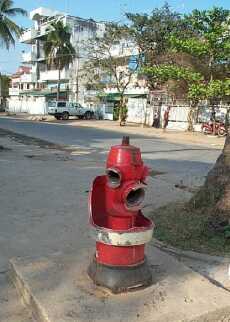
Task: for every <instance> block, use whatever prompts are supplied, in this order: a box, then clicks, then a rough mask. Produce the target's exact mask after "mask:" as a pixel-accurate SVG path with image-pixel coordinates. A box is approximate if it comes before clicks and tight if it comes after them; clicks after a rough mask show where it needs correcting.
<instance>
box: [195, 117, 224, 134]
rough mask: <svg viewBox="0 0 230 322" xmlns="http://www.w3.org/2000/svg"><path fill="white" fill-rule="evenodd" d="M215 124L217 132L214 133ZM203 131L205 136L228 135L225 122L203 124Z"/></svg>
mask: <svg viewBox="0 0 230 322" xmlns="http://www.w3.org/2000/svg"><path fill="white" fill-rule="evenodd" d="M214 124H215V131H214ZM201 130H202V132H203V133H204V134H215V135H218V136H225V135H227V131H226V128H225V125H224V123H223V122H213V121H210V122H205V123H203V124H202V127H201Z"/></svg>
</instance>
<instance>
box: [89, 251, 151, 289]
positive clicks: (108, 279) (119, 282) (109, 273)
mask: <svg viewBox="0 0 230 322" xmlns="http://www.w3.org/2000/svg"><path fill="white" fill-rule="evenodd" d="M88 274H89V276H90V277H91V279H92V280H93V281H94V283H95V284H97V285H99V286H103V287H106V288H108V289H109V290H111V292H112V293H114V294H119V293H123V292H128V291H134V290H136V291H137V290H138V289H139V288H144V287H148V286H150V285H151V284H152V273H151V270H150V269H149V266H148V263H147V260H146V259H145V261H144V262H143V263H142V264H140V265H136V266H131V267H124V266H123V267H118V266H116V267H111V266H106V265H102V264H100V263H97V261H96V259H95V257H94V259H93V260H92V262H91V264H90V266H89V268H88Z"/></svg>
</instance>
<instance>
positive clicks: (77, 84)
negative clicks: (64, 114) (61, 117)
mask: <svg viewBox="0 0 230 322" xmlns="http://www.w3.org/2000/svg"><path fill="white" fill-rule="evenodd" d="M29 16H30V19H31V20H32V22H33V26H32V27H31V28H29V29H27V30H25V31H24V33H23V34H22V36H21V38H20V42H21V43H24V44H27V45H28V48H29V49H28V51H27V52H23V53H22V63H23V64H24V66H25V68H29V72H26V73H23V74H22V75H19V78H17V81H14V80H13V79H14V77H13V78H12V88H11V89H10V98H9V110H10V111H11V110H12V111H14V112H17V111H19V112H21V111H26V112H28V113H31V114H41V113H42V114H43V113H44V114H46V112H47V109H46V105H47V104H46V103H47V101H48V100H50V99H55V97H56V92H57V81H58V70H55V69H52V68H51V69H48V67H47V64H46V58H45V54H44V43H45V41H46V36H47V33H48V32H49V30H50V23H51V22H54V21H59V20H60V21H62V22H63V24H64V25H65V26H68V27H69V30H70V32H71V42H72V44H73V46H74V47H75V49H76V53H77V55H76V57H75V59H74V62H73V63H72V64H71V65H70V66H66V68H64V69H63V70H62V71H61V93H60V98H61V99H63V100H67V99H70V100H77V101H79V102H80V103H82V104H85V97H87V95H86V94H87V93H86V91H87V90H86V88H85V84H84V83H85V82H84V81H83V77H82V75H81V70H82V66H83V64H84V62H85V60H86V59H87V57H86V56H85V53H84V49H83V47H84V46H83V43H84V42H85V41H87V40H88V39H90V38H92V37H95V36H96V35H101V34H103V32H104V28H105V25H104V23H98V22H96V21H94V20H93V19H82V18H80V17H75V16H71V15H68V14H66V13H62V12H59V11H54V10H51V9H48V8H43V7H40V8H37V9H35V10H33V11H31V12H30V15H29ZM28 102H29V103H28ZM38 102H39V103H38Z"/></svg>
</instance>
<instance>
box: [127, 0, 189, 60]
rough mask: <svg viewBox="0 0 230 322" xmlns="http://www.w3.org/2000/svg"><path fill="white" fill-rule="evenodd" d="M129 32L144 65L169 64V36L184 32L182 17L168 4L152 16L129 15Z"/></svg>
mask: <svg viewBox="0 0 230 322" xmlns="http://www.w3.org/2000/svg"><path fill="white" fill-rule="evenodd" d="M126 17H127V18H128V19H129V31H130V33H131V35H132V37H133V38H134V39H135V42H136V44H137V46H138V48H139V50H140V52H141V53H142V54H144V57H145V59H144V61H143V63H144V65H147V66H151V65H155V64H158V63H161V62H162V61H163V62H167V61H169V60H170V59H171V58H172V57H169V56H168V54H169V50H168V49H169V36H170V35H171V34H173V33H175V32H179V31H182V30H184V26H183V21H182V19H181V15H180V14H179V13H177V12H175V11H172V10H171V9H170V6H169V5H168V3H167V2H166V3H165V4H164V6H163V7H161V8H156V9H154V10H153V11H152V13H151V14H150V15H147V14H133V13H127V14H126Z"/></svg>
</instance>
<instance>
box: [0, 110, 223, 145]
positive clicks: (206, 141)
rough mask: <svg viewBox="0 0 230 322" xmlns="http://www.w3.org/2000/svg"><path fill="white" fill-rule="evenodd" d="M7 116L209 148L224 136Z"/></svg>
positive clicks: (39, 117) (99, 121)
mask: <svg viewBox="0 0 230 322" xmlns="http://www.w3.org/2000/svg"><path fill="white" fill-rule="evenodd" d="M1 115H5V116H9V115H8V114H7V113H4V114H3V113H1ZM9 117H13V118H20V119H23V120H33V121H38V122H51V123H63V122H64V123H65V124H68V125H70V126H78V127H79V126H80V127H81V126H82V127H93V128H98V129H104V130H111V131H116V132H119V133H124V134H137V133H138V134H140V135H145V136H148V137H158V138H163V139H166V140H168V141H169V142H178V143H187V144H199V145H201V146H202V145H203V146H209V147H210V148H222V147H223V145H224V142H225V138H222V137H218V136H213V135H204V134H203V133H200V132H185V131H176V130H166V131H163V130H162V129H156V128H153V127H146V126H143V125H141V124H136V123H127V125H126V126H123V127H121V126H120V125H119V122H116V121H106V120H90V121H86V120H76V118H74V117H71V118H70V119H69V120H68V121H57V120H56V119H55V118H54V117H53V116H51V115H45V116H44V115H43V116H41V115H37V116H36V115H34V116H32V115H28V114H23V113H21V114H17V115H11V116H9Z"/></svg>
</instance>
